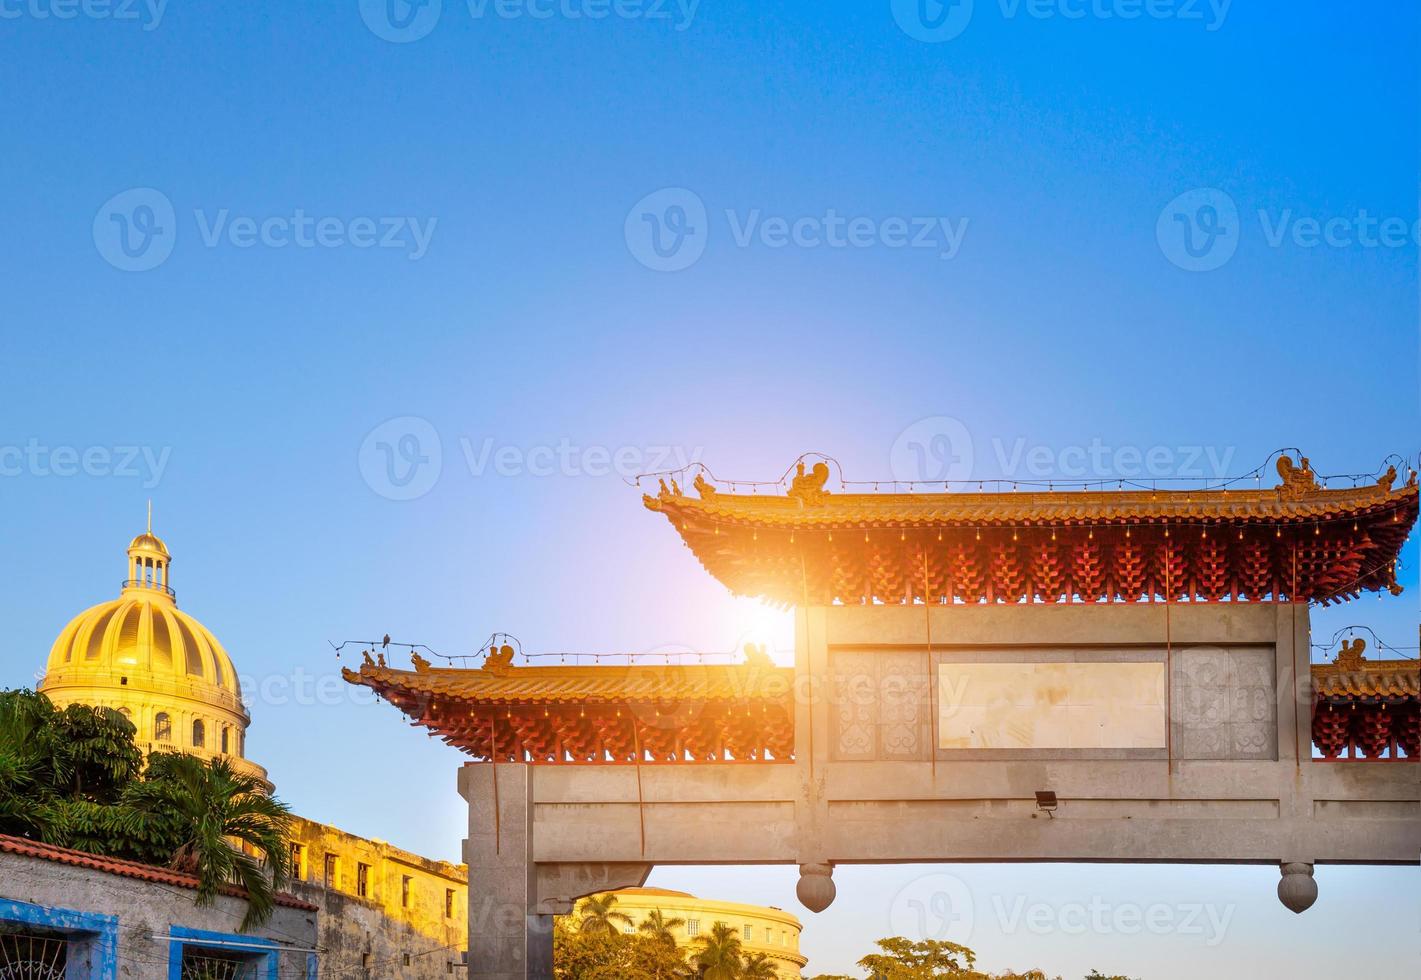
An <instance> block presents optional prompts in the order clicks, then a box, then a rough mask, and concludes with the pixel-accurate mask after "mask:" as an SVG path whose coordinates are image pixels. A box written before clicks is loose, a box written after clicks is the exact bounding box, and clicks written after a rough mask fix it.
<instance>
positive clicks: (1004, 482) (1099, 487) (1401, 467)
mask: <svg viewBox="0 0 1421 980" xmlns="http://www.w3.org/2000/svg"><path fill="white" fill-rule="evenodd" d="M1284 454H1295V455H1297V456H1298V457H1299V458H1301V457H1302V450H1300V449H1298V448H1297V447H1296V446H1288V447H1285V448H1281V449H1275V450H1273V452H1271V453H1269V454H1268V456H1267V458H1266V459H1264V460H1263V462H1262V463H1260V464H1259V465H1258V466H1255V467H1254V468H1253V469H1251V470H1248V471H1247V472H1244V473H1241V474H1239V475H1237V476H1225V477H1217V478H1210V477H1194V476H1158V477H1151V478H1150V479H1149V480H1148V481H1146V480H1144V479H1141V478H1137V477H1135V476H1124V475H1119V476H1112V477H1100V478H1097V479H1093V480H1074V479H1069V478H1067V479H1059V480H1057V479H1047V478H1039V477H1038V478H1033V479H1025V480H1024V479H1009V478H1006V477H993V478H991V479H977V480H971V479H961V480H951V479H947V480H897V479H891V480H848V479H845V478H844V468H843V465H842V464H841V463H840V462H839V461H838V459H836V458H835V457H833V456H830V455H828V454H827V453H821V452H808V453H802V454H801V455H800V456H799V457H797V458H796V459H795V461H794V462H793V463H791V464H790V466H789V467H788V468H787V469H786V470H785V471H784V473H782V474H781V475H780V477H779V479H777V480H739V479H728V478H723V477H718V476H716V474H715V473H714V472H713V471H712V470H711V468H710V467H709V466H707V465H706V464H705V463H702V462H700V461H697V462H695V463H691V464H688V465H686V466H681V467H677V468H675V469H668V470H653V471H649V472H645V473H639V474H637V475H636V476H634V477H624V478H623V482H624V483H626V484H627V485H628V486H636V487H637V488H638V489H640V488H641V483H642V480H667V479H673V480H674V479H679V480H684V479H685V478H686V477H687V476H690V475H694V474H700V475H703V476H704V477H706V479H707V481H708V482H709V483H710V484H712V485H713V486H715V487H716V488H718V489H726V490H729V491H731V492H735V491H737V490H742V489H747V488H748V489H749V490H750V491H751V493H758V492H760V490H761V489H773V490H780V489H786V488H787V487H788V486H789V485H790V483H791V479H790V478H791V474H792V473H794V472H796V470H797V468H798V466H799V464H800V463H803V462H805V461H807V460H810V459H817V460H823V461H824V462H826V463H830V464H832V465H833V467H834V468H835V469H836V470H838V473H839V487H840V489H843V490H847V489H849V488H851V487H852V488H872V490H873V491H874V492H878V491H879V490H880V489H882V488H883V487H891V488H892V490H893V492H900V491H901V488H905V487H906V488H907V490H908V492H912V491H914V490H916V489H918V488H924V489H937V488H941V489H942V490H944V491H950V490H953V489H954V488H956V489H959V490H970V489H971V488H972V487H974V486H975V487H976V488H977V490H978V491H979V492H987V488H988V487H990V488H992V489H991V492H994V493H996V492H1005V491H1006V490H1007V489H1008V488H1009V489H1011V490H1013V491H1015V490H1020V489H1028V490H1032V491H1037V490H1045V491H1046V492H1048V493H1051V492H1055V491H1058V490H1060V491H1070V490H1095V491H1106V490H1110V489H1112V488H1113V489H1116V490H1119V491H1125V490H1127V488H1128V490H1129V491H1130V492H1137V491H1139V492H1143V491H1147V490H1148V491H1154V490H1158V489H1159V485H1160V484H1179V483H1193V484H1197V483H1202V486H1195V487H1191V488H1188V489H1195V490H1198V491H1199V492H1201V493H1208V492H1212V491H1217V490H1228V489H1230V488H1231V487H1233V486H1236V485H1237V484H1239V483H1243V482H1245V481H1247V480H1253V481H1255V482H1256V483H1257V484H1259V486H1260V488H1261V483H1262V477H1263V474H1264V472H1265V471H1266V470H1267V468H1268V464H1269V463H1271V462H1273V460H1275V459H1277V458H1278V457H1279V456H1282V455H1284ZM1417 458H1418V463H1421V453H1419V454H1418V457H1417ZM1389 466H1395V467H1396V469H1397V471H1398V473H1402V472H1405V471H1407V470H1408V469H1409V470H1411V471H1412V472H1414V471H1416V470H1417V468H1418V466H1416V465H1413V464H1412V463H1411V461H1410V460H1409V459H1407V458H1406V457H1403V456H1402V455H1401V454H1399V453H1388V454H1387V455H1386V456H1385V457H1384V458H1383V459H1382V461H1381V465H1379V466H1378V467H1377V468H1376V469H1375V470H1374V471H1372V472H1370V473H1334V474H1330V475H1326V476H1323V475H1320V474H1313V478H1314V479H1315V480H1317V481H1318V482H1319V484H1320V485H1321V486H1322V487H1323V488H1324V489H1333V488H1332V486H1331V483H1332V481H1343V480H1346V481H1351V485H1352V486H1353V487H1357V486H1360V485H1361V483H1362V481H1366V480H1373V481H1375V480H1377V479H1380V478H1381V477H1382V476H1383V475H1384V474H1385V473H1386V472H1387V468H1388V467H1389Z"/></svg>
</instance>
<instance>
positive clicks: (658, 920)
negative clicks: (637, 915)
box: [636, 909, 686, 946]
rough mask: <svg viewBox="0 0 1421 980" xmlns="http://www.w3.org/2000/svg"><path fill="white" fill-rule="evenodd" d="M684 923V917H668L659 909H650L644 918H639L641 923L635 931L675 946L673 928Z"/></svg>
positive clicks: (679, 926)
mask: <svg viewBox="0 0 1421 980" xmlns="http://www.w3.org/2000/svg"><path fill="white" fill-rule="evenodd" d="M685 924H686V920H685V919H674V918H673V919H668V918H666V916H665V914H664V913H663V912H662V911H661V910H660V909H652V910H651V911H650V912H648V913H647V914H646V918H645V919H642V920H641V925H639V926H637V927H636V928H637V932H639V933H641V934H642V935H643V936H646V937H647V938H649V939H655V940H657V941H658V942H662V943H665V944H667V945H669V946H675V945H676V933H675V930H676V929H679V928H681V927H682V926H684V925H685Z"/></svg>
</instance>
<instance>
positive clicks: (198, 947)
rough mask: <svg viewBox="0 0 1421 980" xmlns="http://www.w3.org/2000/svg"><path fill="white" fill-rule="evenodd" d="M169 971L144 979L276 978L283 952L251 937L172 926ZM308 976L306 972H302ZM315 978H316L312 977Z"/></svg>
mask: <svg viewBox="0 0 1421 980" xmlns="http://www.w3.org/2000/svg"><path fill="white" fill-rule="evenodd" d="M168 932H169V933H170V934H171V935H170V937H168V939H169V944H170V945H169V947H168V950H169V952H168V970H167V971H166V972H165V973H158V971H150V972H149V973H145V975H161V976H168V977H174V978H177V977H181V978H182V980H249V978H252V980H254V978H256V977H268V976H271V977H274V976H276V975H277V972H278V965H279V963H280V962H281V961H280V957H281V950H280V948H279V947H278V946H277V944H276V943H274V942H272V941H271V940H269V939H262V938H260V937H256V936H251V935H235V934H229V933H214V932H202V931H199V930H196V929H186V928H183V927H182V926H176V925H175V926H170V927H169V929H168ZM302 975H303V976H305V975H307V974H306V971H302ZM310 975H312V976H314V974H310Z"/></svg>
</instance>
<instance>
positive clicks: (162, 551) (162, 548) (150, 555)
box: [123, 499, 173, 601]
mask: <svg viewBox="0 0 1421 980" xmlns="http://www.w3.org/2000/svg"><path fill="white" fill-rule="evenodd" d="M172 560H173V559H172V555H171V554H169V553H168V546H167V545H166V544H164V543H163V539H162V538H160V537H158V536H157V535H156V534H154V533H153V501H152V500H151V499H150V500H149V501H148V529H147V530H146V531H144V532H143V533H142V534H140V535H139V536H138V537H136V538H134V539H133V540H132V541H130V542H129V543H128V578H126V579H124V582H123V591H124V592H125V593H127V592H130V591H135V590H139V589H141V590H143V591H144V592H145V593H150V594H151V593H157V595H159V596H162V597H163V598H166V599H168V600H169V601H172V598H173V590H172V587H171V586H170V585H168V565H169V564H170V563H171V562H172Z"/></svg>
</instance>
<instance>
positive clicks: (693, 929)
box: [686, 919, 701, 936]
mask: <svg viewBox="0 0 1421 980" xmlns="http://www.w3.org/2000/svg"><path fill="white" fill-rule="evenodd" d="M700 934H701V920H700V919H687V920H686V935H688V936H699V935H700Z"/></svg>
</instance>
